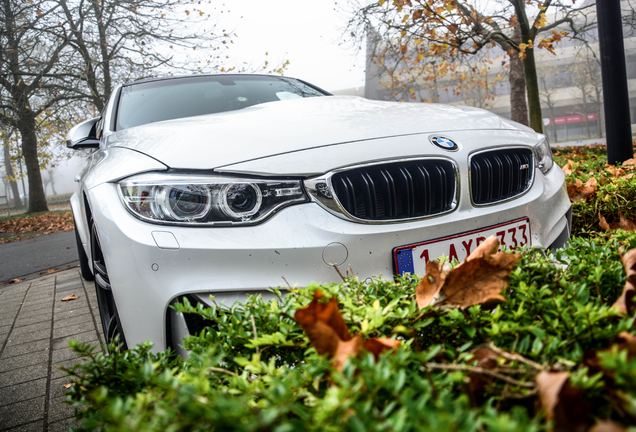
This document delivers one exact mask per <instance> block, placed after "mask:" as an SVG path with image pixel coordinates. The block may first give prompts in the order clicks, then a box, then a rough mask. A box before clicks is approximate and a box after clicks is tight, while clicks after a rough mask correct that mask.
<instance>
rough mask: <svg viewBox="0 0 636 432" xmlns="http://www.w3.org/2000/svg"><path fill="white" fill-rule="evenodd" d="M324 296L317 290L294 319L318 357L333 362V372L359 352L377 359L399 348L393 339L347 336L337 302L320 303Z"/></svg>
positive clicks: (334, 299)
mask: <svg viewBox="0 0 636 432" xmlns="http://www.w3.org/2000/svg"><path fill="white" fill-rule="evenodd" d="M324 296H325V295H324V294H323V293H322V292H321V291H320V290H317V291H316V292H315V293H314V298H313V300H312V301H311V303H310V304H309V305H308V306H306V307H304V308H302V309H298V310H297V311H296V313H295V314H294V318H295V319H296V321H298V323H299V324H300V326H301V327H302V328H303V330H304V331H305V334H306V335H307V337H308V338H309V341H310V342H311V345H312V346H313V347H314V348H315V349H316V351H317V352H318V354H326V355H327V356H328V357H329V358H331V359H333V360H332V364H333V366H334V368H335V369H336V370H339V371H342V368H343V367H344V365H345V363H346V362H347V359H348V358H349V357H351V356H356V355H358V354H360V352H361V351H362V350H363V349H365V350H367V351H369V352H371V353H372V354H373V355H374V357H375V358H376V360H377V358H378V357H379V355H380V354H381V353H382V352H384V351H387V350H390V349H394V348H397V347H399V346H400V341H398V340H394V339H387V338H373V339H369V340H366V341H363V340H362V336H361V335H359V334H358V335H355V336H354V337H351V335H350V334H349V330H348V329H347V325H346V323H345V322H344V319H343V318H342V315H341V314H340V310H339V308H338V301H337V300H336V298H331V299H329V301H327V302H324V303H323V302H320V301H319V300H320V299H322V298H323V297H324Z"/></svg>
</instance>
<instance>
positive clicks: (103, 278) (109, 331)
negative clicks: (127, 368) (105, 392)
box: [91, 224, 128, 350]
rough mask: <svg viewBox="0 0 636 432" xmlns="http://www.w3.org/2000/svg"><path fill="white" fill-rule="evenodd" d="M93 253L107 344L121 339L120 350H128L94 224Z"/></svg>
mask: <svg viewBox="0 0 636 432" xmlns="http://www.w3.org/2000/svg"><path fill="white" fill-rule="evenodd" d="M91 248H92V249H91V251H92V255H93V271H94V272H95V291H96V293H97V305H98V307H99V315H100V317H101V321H102V329H103V330H104V336H105V337H106V343H107V344H111V343H112V342H114V341H115V339H116V338H117V337H119V349H121V350H125V349H128V346H127V344H126V337H125V336H124V331H123V329H122V326H121V321H120V319H119V314H118V313H117V306H116V305H115V297H114V296H113V289H112V287H111V285H110V279H109V277H108V270H107V269H106V262H105V260H104V255H103V253H102V248H101V246H100V244H99V237H98V236H97V228H96V227H95V224H92V228H91Z"/></svg>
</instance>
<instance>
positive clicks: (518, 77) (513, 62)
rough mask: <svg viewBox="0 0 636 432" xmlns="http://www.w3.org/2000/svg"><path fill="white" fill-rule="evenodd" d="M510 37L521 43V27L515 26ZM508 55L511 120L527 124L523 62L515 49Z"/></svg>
mask: <svg viewBox="0 0 636 432" xmlns="http://www.w3.org/2000/svg"><path fill="white" fill-rule="evenodd" d="M512 39H513V40H514V41H515V42H516V43H517V44H519V43H521V29H520V27H519V26H517V27H515V32H514V34H513V36H512ZM508 55H509V56H510V78H509V81H510V114H511V116H512V120H514V121H516V122H519V123H521V124H523V125H526V126H528V104H527V102H526V74H525V72H524V70H523V62H522V61H521V59H520V58H519V54H518V53H517V52H516V51H515V50H512V49H511V50H510V51H509V52H508Z"/></svg>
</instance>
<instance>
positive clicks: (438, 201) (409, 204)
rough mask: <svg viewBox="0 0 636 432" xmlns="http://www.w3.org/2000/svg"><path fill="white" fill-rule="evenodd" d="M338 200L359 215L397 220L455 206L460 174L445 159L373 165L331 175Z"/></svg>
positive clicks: (352, 213) (425, 214)
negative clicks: (457, 174) (458, 175)
mask: <svg viewBox="0 0 636 432" xmlns="http://www.w3.org/2000/svg"><path fill="white" fill-rule="evenodd" d="M331 183H332V185H333V187H334V190H335V193H336V196H337V197H338V200H339V201H340V203H341V204H342V206H343V207H344V208H345V210H346V211H347V212H348V213H349V214H351V215H352V216H355V217H356V218H358V219H363V220H394V219H407V218H414V217H421V216H428V215H434V214H438V213H443V212H445V211H448V210H451V209H452V206H453V201H454V199H455V193H456V192H455V191H456V184H457V176H456V172H455V168H454V166H453V164H451V163H450V162H448V161H445V160H419V161H405V162H395V163H387V164H382V165H373V166H368V167H364V168H356V169H352V170H349V171H344V172H340V173H337V174H335V175H334V176H333V177H332V178H331Z"/></svg>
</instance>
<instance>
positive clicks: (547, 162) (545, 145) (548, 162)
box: [532, 135, 553, 174]
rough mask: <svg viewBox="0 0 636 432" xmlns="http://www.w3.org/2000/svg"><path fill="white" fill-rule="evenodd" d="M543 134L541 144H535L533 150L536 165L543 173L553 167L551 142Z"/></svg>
mask: <svg viewBox="0 0 636 432" xmlns="http://www.w3.org/2000/svg"><path fill="white" fill-rule="evenodd" d="M540 136H541V141H539V144H537V145H536V146H534V148H533V149H532V151H533V152H534V161H535V166H536V167H537V168H539V169H540V170H541V172H542V173H543V174H545V173H547V172H548V171H550V168H552V163H553V162H552V149H551V148H550V143H549V142H548V138H546V137H544V136H542V135H540Z"/></svg>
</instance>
